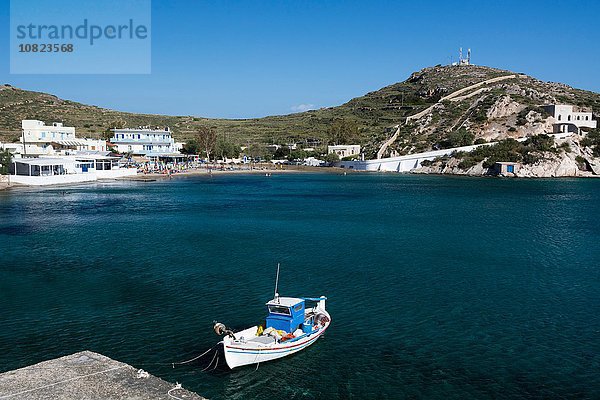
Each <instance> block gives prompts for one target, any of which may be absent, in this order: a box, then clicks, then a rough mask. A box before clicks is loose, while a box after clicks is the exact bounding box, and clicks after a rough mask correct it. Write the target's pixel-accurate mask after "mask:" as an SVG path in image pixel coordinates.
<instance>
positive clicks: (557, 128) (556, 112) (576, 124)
mask: <svg viewBox="0 0 600 400" xmlns="http://www.w3.org/2000/svg"><path fill="white" fill-rule="evenodd" d="M544 109H545V110H546V111H547V112H548V113H549V114H550V115H551V116H552V117H553V118H554V120H555V123H554V124H553V127H554V131H553V133H569V132H572V133H577V134H580V133H581V128H590V129H595V128H596V127H597V121H595V120H594V119H593V115H592V112H591V111H582V110H579V109H577V108H575V107H574V106H571V105H566V104H551V105H547V106H544Z"/></svg>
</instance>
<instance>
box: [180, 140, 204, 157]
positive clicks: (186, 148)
mask: <svg viewBox="0 0 600 400" xmlns="http://www.w3.org/2000/svg"><path fill="white" fill-rule="evenodd" d="M201 151H202V150H201V148H200V144H199V143H198V141H197V140H196V139H190V140H188V141H187V143H186V144H184V145H183V148H182V149H181V152H182V153H183V154H199V153H200V152H201Z"/></svg>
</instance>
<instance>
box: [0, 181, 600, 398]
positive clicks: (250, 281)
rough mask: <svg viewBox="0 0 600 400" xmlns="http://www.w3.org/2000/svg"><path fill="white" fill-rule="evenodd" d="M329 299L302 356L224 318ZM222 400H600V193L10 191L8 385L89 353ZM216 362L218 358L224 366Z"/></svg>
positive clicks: (147, 186)
mask: <svg viewBox="0 0 600 400" xmlns="http://www.w3.org/2000/svg"><path fill="white" fill-rule="evenodd" d="M277 263H281V278H280V286H279V287H280V290H279V291H280V293H281V294H282V295H286V296H320V295H326V296H328V298H329V300H328V302H327V308H328V310H329V312H330V313H331V315H332V319H333V322H332V325H331V327H330V329H329V330H328V331H327V333H326V335H325V337H324V338H322V339H320V340H319V341H318V342H317V343H316V344H315V345H313V346H311V347H309V348H308V349H306V350H305V351H303V352H300V353H298V354H296V355H294V356H291V357H288V358H284V359H282V360H279V361H275V362H271V363H265V364H261V365H260V366H259V368H258V369H256V368H255V367H253V366H252V367H245V368H240V369H236V370H233V371H229V370H227V369H226V368H224V367H223V360H222V359H219V364H220V365H221V366H220V367H219V368H217V369H216V370H212V367H211V368H209V370H208V371H205V372H203V371H202V370H203V369H204V368H206V367H207V366H208V364H209V362H210V361H211V360H213V359H214V360H215V361H216V360H217V358H216V357H218V355H217V356H214V353H213V352H210V353H209V354H208V356H205V357H203V358H201V359H199V360H197V361H194V362H192V363H189V364H186V365H181V366H177V367H176V368H172V365H171V363H172V362H174V361H182V360H187V359H190V358H193V357H194V356H196V355H198V354H201V353H202V352H204V351H206V350H207V349H209V348H211V347H212V346H214V345H215V343H216V342H217V341H218V340H219V338H218V337H217V336H216V335H215V334H214V332H213V331H212V321H213V320H218V321H221V322H224V323H226V324H227V325H228V326H232V327H234V328H243V327H247V326H250V325H254V324H256V323H258V322H260V321H261V320H262V319H263V318H264V316H265V307H264V303H265V302H266V301H268V300H269V299H270V298H271V297H272V295H273V287H274V278H275V272H276V265H277ZM86 349H89V350H92V351H96V352H99V353H102V354H104V355H106V356H109V357H111V358H114V359H116V360H119V361H123V362H126V363H129V364H131V365H133V366H135V367H138V368H143V369H145V370H147V371H149V372H150V373H152V374H155V375H157V376H159V377H162V378H164V379H166V380H168V381H170V382H175V381H177V382H180V383H182V384H183V386H184V387H185V388H187V389H190V390H192V391H196V392H198V393H199V394H201V395H203V396H206V397H209V398H211V399H420V398H427V399H599V398H600V180H594V179H589V180H588V179H554V180H524V179H519V180H512V179H485V178H458V177H436V176H413V175H393V174H385V175H378V174H348V175H345V176H344V175H341V174H320V173H315V174H287V175H277V174H274V175H273V176H271V177H266V176H263V175H253V176H240V175H227V176H225V175H223V176H213V177H208V176H206V177H205V176H200V177H179V178H176V179H173V180H171V181H157V182H107V183H97V184H89V185H83V186H70V187H60V188H46V189H19V190H9V191H4V192H1V193H0V372H4V371H8V370H11V369H15V368H19V367H23V366H27V365H30V364H33V363H37V362H40V361H43V360H47V359H51V358H55V357H59V356H63V355H67V354H70V353H73V352H76V351H81V350H86ZM213 357H214V358H213Z"/></svg>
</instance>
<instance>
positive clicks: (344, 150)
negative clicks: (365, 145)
mask: <svg viewBox="0 0 600 400" xmlns="http://www.w3.org/2000/svg"><path fill="white" fill-rule="evenodd" d="M331 153H335V154H337V155H338V156H339V157H340V158H344V157H350V156H357V157H358V156H359V155H360V145H358V144H348V145H337V146H327V154H331Z"/></svg>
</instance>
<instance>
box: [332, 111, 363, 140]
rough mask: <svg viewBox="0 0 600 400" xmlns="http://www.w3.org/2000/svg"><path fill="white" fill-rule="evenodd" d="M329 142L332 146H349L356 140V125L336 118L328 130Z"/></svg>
mask: <svg viewBox="0 0 600 400" xmlns="http://www.w3.org/2000/svg"><path fill="white" fill-rule="evenodd" d="M328 136H329V142H330V143H333V144H334V145H338V144H351V143H352V142H353V141H354V140H356V139H357V138H358V125H356V123H355V122H353V121H347V120H345V119H343V118H336V119H334V120H333V123H332V124H331V126H330V127H329V130H328Z"/></svg>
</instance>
